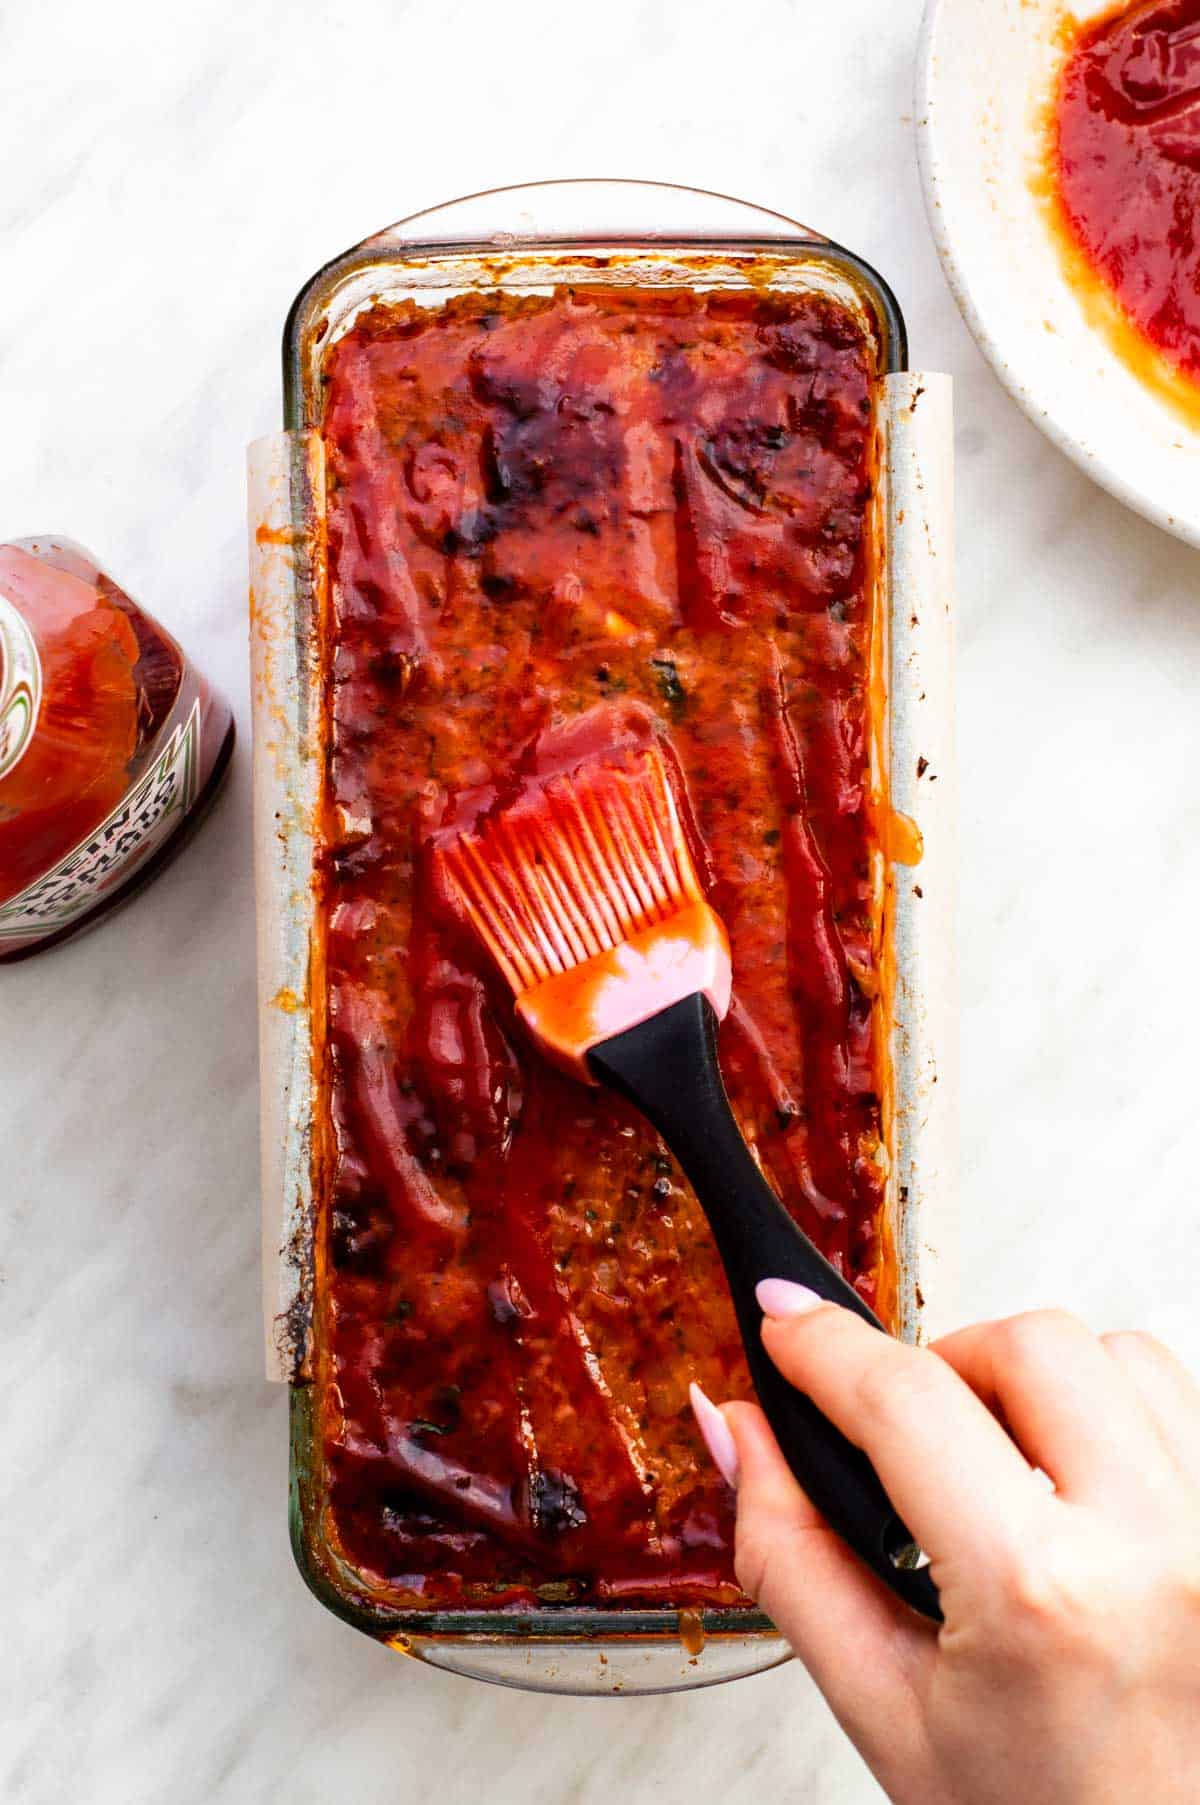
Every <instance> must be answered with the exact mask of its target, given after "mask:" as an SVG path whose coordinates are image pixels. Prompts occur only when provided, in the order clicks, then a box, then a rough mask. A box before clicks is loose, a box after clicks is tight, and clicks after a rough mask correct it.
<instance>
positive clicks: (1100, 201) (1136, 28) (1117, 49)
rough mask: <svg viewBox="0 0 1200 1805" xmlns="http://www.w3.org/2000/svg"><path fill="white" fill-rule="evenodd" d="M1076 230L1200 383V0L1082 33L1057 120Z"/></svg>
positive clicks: (1156, 339)
mask: <svg viewBox="0 0 1200 1805" xmlns="http://www.w3.org/2000/svg"><path fill="white" fill-rule="evenodd" d="M1052 161H1053V173H1054V175H1055V178H1056V184H1057V191H1058V199H1059V202H1060V205H1061V208H1062V211H1063V214H1064V215H1065V221H1066V224H1067V226H1068V229H1069V231H1070V233H1071V235H1072V236H1073V238H1074V239H1075V241H1076V242H1077V244H1078V246H1079V248H1080V249H1081V250H1082V252H1083V254H1084V256H1085V257H1086V259H1087V261H1088V263H1089V264H1090V266H1091V268H1092V269H1093V270H1094V271H1095V272H1096V273H1097V274H1098V275H1099V276H1100V277H1101V278H1102V280H1103V281H1104V282H1105V283H1106V284H1107V285H1108V287H1109V288H1110V289H1111V290H1112V292H1113V293H1114V294H1115V295H1116V298H1117V300H1118V301H1119V303H1120V305H1121V307H1122V309H1123V310H1124V313H1125V314H1126V315H1127V317H1128V318H1129V320H1131V321H1132V323H1133V324H1134V325H1135V326H1136V327H1137V328H1138V330H1139V331H1140V332H1142V333H1143V334H1144V335H1145V337H1146V338H1148V339H1149V340H1150V341H1151V343H1152V344H1154V345H1155V346H1157V348H1158V349H1159V350H1160V351H1161V352H1163V353H1164V354H1165V355H1166V357H1167V358H1168V359H1169V360H1170V362H1171V363H1172V364H1174V365H1175V366H1176V367H1177V368H1178V369H1179V370H1181V371H1182V372H1183V373H1184V374H1185V375H1186V376H1187V377H1189V378H1190V379H1191V380H1192V381H1193V382H1197V381H1200V235H1198V231H1197V221H1198V219H1200V0H1147V3H1146V4H1143V5H1140V6H1134V7H1132V8H1123V9H1122V10H1121V11H1120V12H1118V13H1116V14H1115V15H1111V16H1109V17H1107V18H1105V19H1102V20H1100V21H1099V23H1097V24H1093V25H1089V26H1086V27H1084V28H1082V29H1081V30H1080V31H1079V35H1078V37H1077V38H1076V39H1075V41H1074V43H1073V44H1072V45H1071V48H1070V50H1069V53H1068V56H1067V60H1066V63H1065V65H1064V68H1063V72H1062V76H1061V81H1060V86H1059V91H1058V96H1057V102H1056V107H1055V115H1054V121H1053V158H1052Z"/></svg>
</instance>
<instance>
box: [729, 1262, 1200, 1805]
mask: <svg viewBox="0 0 1200 1805" xmlns="http://www.w3.org/2000/svg"><path fill="white" fill-rule="evenodd" d="M759 1302H760V1304H761V1305H762V1307H763V1309H764V1311H765V1313H766V1314H765V1319H764V1322H763V1340H764V1343H765V1345H766V1347H767V1350H768V1352H769V1353H770V1356H771V1358H772V1360H773V1361H774V1362H775V1364H776V1366H777V1367H778V1368H779V1370H780V1371H781V1372H782V1373H783V1374H785V1376H786V1377H787V1378H788V1379H789V1380H790V1381H791V1382H792V1384H793V1385H795V1386H797V1387H798V1388H799V1389H800V1390H802V1391H804V1392H807V1393H808V1395H809V1396H810V1397H811V1398H812V1399H813V1401H814V1402H815V1403H816V1405H817V1406H818V1408H819V1409H820V1410H822V1411H823V1412H824V1413H825V1414H826V1415H827V1416H828V1417H829V1418H830V1419H831V1421H832V1422H834V1423H836V1424H837V1426H838V1427H839V1428H840V1429H841V1430H842V1431H843V1432H844V1433H845V1434H846V1435H847V1436H849V1437H850V1439H851V1440H852V1441H854V1442H856V1443H857V1444H858V1446H859V1447H861V1448H863V1449H865V1451H866V1453H867V1454H868V1455H869V1457H870V1459H871V1461H872V1462H873V1464H874V1466H875V1468H876V1471H877V1472H878V1474H879V1477H880V1479H881V1480H882V1482H883V1484H884V1486H885V1487H886V1488H887V1491H888V1493H889V1495H890V1497H891V1499H892V1502H893V1503H894V1504H895V1506H896V1509H897V1511H898V1512H899V1513H900V1515H901V1516H902V1517H903V1518H904V1520H905V1522H906V1523H907V1524H908V1526H909V1528H910V1529H911V1531H912V1533H913V1535H914V1536H916V1538H917V1539H918V1541H919V1542H920V1544H921V1546H922V1548H923V1549H924V1550H925V1551H926V1553H927V1554H928V1556H929V1559H930V1563H931V1572H932V1577H933V1579H934V1580H935V1582H936V1584H937V1586H938V1589H939V1591H940V1593H941V1602H942V1609H943V1611H944V1613H945V1622H944V1623H943V1624H942V1625H941V1626H940V1627H939V1626H937V1625H934V1624H931V1623H928V1622H926V1621H925V1620H923V1619H921V1618H918V1617H917V1616H916V1615H915V1614H914V1613H913V1612H911V1611H910V1610H909V1609H908V1608H907V1607H906V1606H905V1605H903V1604H902V1603H900V1602H899V1600H898V1599H896V1598H895V1597H894V1596H893V1594H892V1593H890V1592H889V1591H888V1590H887V1589H886V1588H885V1587H884V1586H883V1585H882V1584H881V1583H880V1582H879V1581H878V1580H877V1579H876V1578H875V1576H874V1575H873V1574H872V1573H870V1572H868V1570H867V1569H866V1568H865V1567H863V1566H862V1565H861V1564H860V1563H859V1562H858V1560H857V1559H856V1558H855V1556H854V1555H853V1554H851V1553H850V1551H849V1549H848V1548H847V1547H846V1546H845V1544H844V1543H843V1542H842V1541H841V1540H840V1539H839V1538H838V1537H837V1536H836V1535H835V1534H834V1533H833V1531H832V1530H830V1529H829V1528H828V1527H827V1526H826V1525H825V1523H824V1522H823V1520H822V1519H821V1517H820V1516H819V1515H818V1514H817V1512H816V1511H815V1510H814V1509H813V1507H812V1506H811V1505H810V1504H809V1503H808V1501H807V1499H806V1498H805V1496H804V1494H803V1492H802V1491H801V1490H800V1487H799V1486H798V1485H797V1483H796V1481H795V1479H793V1477H792V1475H791V1472H790V1470H789V1469H788V1467H787V1466H786V1465H785V1463H784V1460H783V1457H782V1455H781V1454H780V1452H779V1449H778V1447H777V1445H776V1443H775V1438H774V1436H773V1435H772V1434H771V1431H770V1429H769V1427H768V1426H767V1422H766V1419H765V1417H764V1416H763V1414H762V1412H761V1411H760V1410H759V1409H758V1408H757V1406H756V1405H753V1404H741V1403H738V1404H727V1405H726V1406H725V1407H724V1409H723V1410H719V1411H718V1410H717V1409H716V1408H715V1407H714V1406H713V1405H711V1404H709V1402H708V1400H707V1399H706V1398H704V1395H703V1393H698V1395H696V1394H697V1392H698V1388H695V1387H694V1388H693V1393H694V1397H693V1402H694V1404H695V1408H696V1414H697V1418H698V1420H699V1422H700V1426H701V1429H702V1431H703V1432H704V1435H705V1439H706V1441H707V1442H708V1445H709V1448H710V1450H711V1451H712V1453H713V1457H714V1459H715V1460H716V1462H717V1464H718V1466H720V1467H721V1469H722V1471H723V1472H724V1473H725V1476H726V1478H728V1479H730V1480H731V1482H733V1483H736V1485H737V1491H738V1515H737V1549H736V1567H737V1576H738V1583H739V1584H740V1585H741V1586H742V1588H743V1590H744V1591H746V1592H748V1593H749V1594H750V1596H751V1597H753V1598H755V1599H756V1600H757V1601H758V1602H759V1603H760V1604H761V1605H762V1607H763V1609H764V1610H765V1611H766V1612H767V1613H768V1615H769V1616H770V1617H771V1618H772V1619H773V1620H774V1622H775V1623H776V1624H777V1625H778V1626H779V1628H780V1630H781V1631H782V1632H783V1634H784V1635H785V1636H786V1637H787V1639H788V1641H789V1642H790V1643H791V1645H792V1647H793V1648H794V1649H795V1651H796V1653H797V1654H798V1655H799V1657H800V1659H801V1660H802V1661H803V1662H804V1664H805V1666H806V1667H807V1668H808V1670H809V1672H810V1673H811V1674H812V1676H813V1678H814V1679H815V1680H816V1682H817V1685H818V1686H819V1687H820V1688H821V1691H822V1692H823V1693H824V1694H825V1697H826V1699H827V1700H828V1702H829V1704H830V1706H831V1708H832V1709H833V1711H834V1713H835V1715H836V1716H837V1718H838V1720H839V1722H840V1723H841V1725H842V1727H843V1729H845V1731H846V1733H847V1735H848V1736H849V1737H850V1738H851V1740H852V1741H853V1742H854V1744H855V1746H856V1747H857V1748H858V1750H859V1752H860V1754H861V1755H862V1756H863V1758H864V1760H865V1761H866V1762H867V1764H868V1766H869V1767H870V1768H871V1770H872V1772H873V1773H874V1774H875V1776H876V1777H877V1779H878V1780H879V1782H880V1784H881V1785H882V1786H883V1788H884V1790H885V1791H886V1792H887V1793H888V1795H889V1797H890V1798H891V1799H892V1800H893V1801H894V1802H895V1805H993V1801H994V1802H995V1805H1013V1802H1014V1801H1017V1802H1018V1805H1043V1802H1044V1805H1109V1802H1110V1801H1111V1805H1118V1801H1119V1802H1120V1805H1130V1801H1136V1805H1160V1802H1162V1805H1165V1802H1166V1801H1168V1800H1169V1801H1171V1805H1182V1801H1185V1800H1187V1799H1190V1798H1200V1387H1198V1386H1197V1385H1196V1383H1195V1381H1194V1380H1193V1379H1192V1378H1191V1377H1190V1375H1189V1374H1188V1372H1187V1371H1186V1370H1185V1368H1184V1367H1183V1366H1181V1365H1180V1364H1179V1362H1178V1361H1177V1360H1176V1359H1175V1358H1174V1356H1173V1355H1172V1354H1170V1353H1169V1352H1168V1351H1167V1350H1166V1349H1165V1348H1164V1347H1162V1346H1161V1345H1160V1344H1159V1343H1158V1342H1156V1341H1154V1340H1152V1339H1151V1338H1150V1337H1149V1336H1145V1335H1140V1334H1120V1335H1105V1336H1100V1337H1097V1336H1095V1335H1093V1334H1092V1333H1091V1332H1090V1330H1088V1329H1087V1328H1085V1327H1084V1325H1083V1324H1082V1323H1080V1322H1078V1321H1076V1320H1075V1319H1074V1318H1073V1317H1071V1316H1068V1315H1065V1314H1061V1313H1058V1312H1054V1311H1045V1312H1036V1313H1033V1314H1030V1315H1026V1316H1016V1317H1012V1318H1010V1319H1008V1320H1007V1321H1003V1322H993V1323H984V1324H980V1325H979V1326H977V1327H974V1328H968V1329H962V1330H960V1331H959V1332H958V1333H956V1334H953V1335H948V1336H946V1337H945V1338H944V1339H943V1340H941V1341H937V1342H935V1343H934V1344H933V1345H932V1346H931V1347H929V1348H911V1347H906V1346H905V1345H903V1344H902V1343H900V1342H898V1341H894V1340H892V1339H891V1338H890V1337H889V1336H885V1335H881V1334H879V1332H878V1331H877V1330H876V1329H873V1328H871V1327H870V1325H869V1324H867V1323H865V1322H862V1321H861V1320H859V1319H858V1318H857V1317H856V1316H854V1315H853V1314H852V1313H851V1312H849V1311H847V1310H843V1309H840V1308H839V1307H838V1306H837V1305H835V1304H828V1303H824V1302H823V1301H822V1300H821V1299H820V1298H818V1297H816V1295H815V1294H814V1293H812V1292H809V1291H806V1290H805V1289H804V1288H803V1287H801V1286H797V1285H792V1284H789V1283H787V1282H785V1281H782V1280H778V1279H770V1280H768V1281H766V1283H765V1284H764V1285H761V1286H760V1287H759ZM1002 1425H1003V1426H1002ZM1039 1469H1040V1471H1039ZM1048 1480H1049V1481H1052V1482H1053V1485H1051V1484H1049V1483H1048Z"/></svg>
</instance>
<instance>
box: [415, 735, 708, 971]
mask: <svg viewBox="0 0 1200 1805" xmlns="http://www.w3.org/2000/svg"><path fill="white" fill-rule="evenodd" d="M442 859H443V866H444V870H445V872H446V875H447V877H448V878H449V879H450V882H451V884H452V885H453V887H454V889H455V890H456V891H457V893H458V896H459V899H460V901H461V903H462V906H463V908H464V910H465V912H466V914H467V915H468V917H469V919H470V920H471V922H472V924H473V926H474V928H475V930H476V932H477V933H478V934H479V936H480V938H481V939H482V940H483V941H484V943H485V944H486V945H487V947H488V948H489V950H490V951H491V953H492V955H493V957H494V958H495V960H496V963H497V964H498V965H499V967H500V970H501V971H502V973H503V974H504V976H505V978H506V979H507V981H508V983H509V984H510V985H511V987H512V989H513V991H514V993H515V994H516V995H518V996H520V995H521V993H522V992H524V991H527V990H529V989H531V988H532V987H533V986H534V985H536V984H540V983H542V982H543V981H544V980H545V979H547V978H549V977H552V976H554V975H556V974H561V973H564V972H568V971H571V970H572V969H573V968H574V967H576V966H578V965H580V964H582V963H583V962H584V961H585V960H587V959H591V958H594V957H596V956H597V955H598V954H601V953H604V952H607V951H608V950H609V949H611V948H612V947H614V946H618V945H620V944H621V943H622V942H623V941H626V940H628V939H629V938H630V936H631V935H633V934H636V933H639V932H641V931H642V930H643V929H645V928H647V927H652V926H654V925H655V924H656V923H659V922H662V921H666V920H668V919H669V918H670V917H671V916H672V915H674V914H676V913H678V911H679V910H680V909H683V908H685V907H687V905H688V904H690V903H694V902H698V901H701V900H702V896H703V893H702V891H701V888H700V883H699V880H698V878H697V876H696V871H695V867H694V865H693V863H692V857H691V853H690V851H689V849H688V844H687V839H686V836H685V833H684V830H683V826H682V823H681V821H680V818H679V810H678V808H677V806H676V802H675V796H674V793H673V791H672V788H671V782H670V778H669V776H668V773H667V769H666V765H665V762H664V760H663V756H662V753H661V752H660V751H659V750H658V749H657V748H656V747H653V746H651V747H647V748H645V749H644V750H642V751H640V752H638V753H636V754H633V755H632V756H631V758H630V759H629V761H628V762H627V763H624V764H621V765H613V764H606V763H594V764H592V765H589V766H584V767H582V768H580V769H578V770H576V771H574V772H570V773H563V774H560V775H558V776H555V777H552V778H550V779H548V780H547V781H546V782H545V783H544V784H542V785H541V786H540V788H539V790H538V791H537V792H536V794H535V796H534V797H532V798H529V799H527V800H524V801H523V802H522V803H521V804H519V805H517V806H515V807H514V808H512V809H510V810H508V811H506V812H504V813H501V814H498V815H495V816H493V817H492V818H491V819H489V820H487V821H486V822H485V823H484V825H483V826H482V827H481V828H479V829H478V830H477V831H472V832H469V833H464V834H462V835H460V836H459V838H458V839H457V840H455V841H453V842H451V843H450V844H449V845H448V846H445V847H444V848H443V849H442Z"/></svg>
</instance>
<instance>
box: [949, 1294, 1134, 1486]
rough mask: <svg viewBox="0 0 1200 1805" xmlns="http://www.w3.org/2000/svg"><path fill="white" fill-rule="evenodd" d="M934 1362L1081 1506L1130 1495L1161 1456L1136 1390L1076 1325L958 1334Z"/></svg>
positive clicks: (986, 1327) (1056, 1316) (1018, 1323)
mask: <svg viewBox="0 0 1200 1805" xmlns="http://www.w3.org/2000/svg"><path fill="white" fill-rule="evenodd" d="M933 1352H935V1353H936V1354H938V1355H940V1357H941V1358H942V1360H944V1361H945V1362H946V1364H947V1365H948V1366H950V1367H953V1369H954V1371H955V1372H956V1373H958V1374H959V1376H960V1377H961V1378H963V1379H965V1380H966V1382H967V1384H968V1385H969V1386H970V1387H971V1389H972V1391H974V1392H975V1393H976V1394H977V1395H978V1396H979V1397H980V1398H981V1399H982V1400H983V1402H984V1403H985V1404H986V1405H987V1406H988V1408H989V1409H991V1410H995V1411H997V1412H998V1413H999V1414H1000V1416H1001V1417H1002V1418H1003V1420H1004V1421H1005V1423H1006V1424H1007V1425H1008V1427H1009V1429H1010V1430H1011V1432H1012V1435H1013V1437H1014V1439H1015V1440H1016V1442H1017V1445H1018V1446H1019V1447H1020V1449H1021V1451H1022V1452H1023V1453H1024V1454H1025V1455H1026V1456H1027V1457H1028V1459H1029V1460H1030V1461H1032V1462H1033V1464H1034V1465H1035V1466H1039V1467H1042V1468H1043V1469H1044V1470H1045V1471H1046V1472H1047V1473H1049V1475H1050V1477H1051V1478H1052V1479H1053V1481H1054V1483H1055V1485H1056V1486H1057V1487H1058V1490H1059V1493H1060V1495H1061V1496H1062V1497H1064V1498H1068V1499H1073V1500H1075V1501H1076V1502H1083V1501H1096V1500H1101V1499H1112V1498H1114V1497H1116V1496H1118V1495H1120V1494H1128V1492H1129V1491H1130V1490H1131V1488H1133V1487H1135V1486H1137V1485H1138V1483H1139V1479H1140V1475H1141V1474H1142V1473H1143V1472H1145V1471H1146V1470H1147V1469H1150V1470H1153V1471H1159V1472H1161V1471H1162V1464H1163V1463H1162V1449H1161V1445H1160V1443H1159V1440H1158V1437H1157V1435H1156V1434H1155V1431H1154V1429H1153V1426H1152V1424H1151V1422H1150V1419H1149V1416H1148V1414H1147V1412H1146V1410H1145V1408H1144V1406H1143V1404H1142V1402H1141V1399H1140V1397H1139V1395H1138V1392H1137V1389H1136V1387H1135V1386H1134V1384H1133V1383H1132V1381H1131V1379H1130V1378H1129V1376H1128V1374H1127V1373H1126V1372H1124V1371H1123V1370H1122V1369H1121V1367H1120V1364H1119V1363H1118V1362H1115V1361H1113V1360H1112V1359H1111V1358H1110V1357H1109V1355H1108V1354H1107V1353H1106V1352H1105V1350H1104V1348H1103V1346H1102V1345H1101V1343H1100V1340H1099V1338H1098V1337H1097V1336H1095V1335H1093V1334H1092V1332H1091V1330H1090V1329H1088V1328H1087V1327H1086V1326H1085V1325H1084V1324H1083V1323H1082V1322H1080V1321H1079V1320H1078V1319H1077V1318H1076V1317H1073V1316H1070V1315H1068V1314H1067V1313H1066V1312H1065V1311H1059V1310H1036V1311H1030V1312H1029V1313H1028V1314H1026V1315H1023V1316H1012V1317H1009V1318H1007V1320H1005V1321H1003V1322H986V1323H979V1324H976V1325H975V1326H974V1327H972V1328H967V1329H960V1330H958V1331H957V1332H956V1333H955V1334H953V1335H947V1336H945V1337H943V1338H942V1339H941V1340H940V1341H937V1342H935V1343H934V1344H933Z"/></svg>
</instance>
